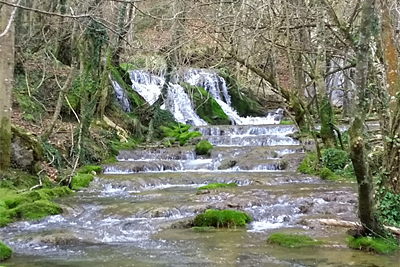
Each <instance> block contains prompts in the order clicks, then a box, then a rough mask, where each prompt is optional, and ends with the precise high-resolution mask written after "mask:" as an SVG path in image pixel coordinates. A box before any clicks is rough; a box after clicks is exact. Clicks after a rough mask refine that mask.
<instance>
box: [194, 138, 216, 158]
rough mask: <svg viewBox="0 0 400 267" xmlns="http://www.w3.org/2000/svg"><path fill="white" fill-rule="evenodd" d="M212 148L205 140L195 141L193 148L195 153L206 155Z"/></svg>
mask: <svg viewBox="0 0 400 267" xmlns="http://www.w3.org/2000/svg"><path fill="white" fill-rule="evenodd" d="M212 148H213V146H212V145H211V144H210V142H208V141H206V140H201V141H200V142H198V143H197V145H196V146H195V148H194V150H195V151H196V154H197V155H207V154H209V153H210V151H211V149H212Z"/></svg>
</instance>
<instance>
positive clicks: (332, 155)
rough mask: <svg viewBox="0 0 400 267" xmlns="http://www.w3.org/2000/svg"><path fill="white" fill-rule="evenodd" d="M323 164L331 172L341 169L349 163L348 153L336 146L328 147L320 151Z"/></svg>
mask: <svg viewBox="0 0 400 267" xmlns="http://www.w3.org/2000/svg"><path fill="white" fill-rule="evenodd" d="M322 162H323V163H324V166H325V167H327V168H328V169H330V170H331V171H333V172H336V171H340V170H343V169H344V167H345V166H346V165H347V164H349V163H350V158H349V154H348V153H347V152H346V151H343V150H341V149H336V148H328V149H325V150H323V151H322Z"/></svg>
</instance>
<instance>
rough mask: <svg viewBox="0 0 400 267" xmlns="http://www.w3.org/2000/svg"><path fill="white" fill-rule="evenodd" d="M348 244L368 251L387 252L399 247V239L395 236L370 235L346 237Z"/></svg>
mask: <svg viewBox="0 0 400 267" xmlns="http://www.w3.org/2000/svg"><path fill="white" fill-rule="evenodd" d="M346 242H347V245H348V246H349V247H350V248H352V249H358V250H363V251H367V252H376V253H380V254H386V253H389V252H393V251H396V250H398V249H399V246H398V244H397V241H396V240H395V239H393V238H385V239H383V238H372V237H369V236H363V237H357V238H355V237H353V236H348V237H347V238H346Z"/></svg>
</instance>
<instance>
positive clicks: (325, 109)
mask: <svg viewBox="0 0 400 267" xmlns="http://www.w3.org/2000/svg"><path fill="white" fill-rule="evenodd" d="M317 8H318V11H319V12H318V14H317V35H318V37H317V40H318V52H317V59H316V62H315V71H314V76H315V80H314V81H315V86H316V89H317V90H316V94H317V99H318V105H319V106H318V109H319V117H320V120H321V138H322V142H323V143H324V147H325V148H331V147H335V133H334V132H333V128H332V127H331V123H332V116H333V112H332V106H331V103H330V102H329V99H328V95H327V90H326V83H325V79H324V77H325V73H326V48H325V17H326V16H325V14H326V10H325V5H320V6H318V7H317Z"/></svg>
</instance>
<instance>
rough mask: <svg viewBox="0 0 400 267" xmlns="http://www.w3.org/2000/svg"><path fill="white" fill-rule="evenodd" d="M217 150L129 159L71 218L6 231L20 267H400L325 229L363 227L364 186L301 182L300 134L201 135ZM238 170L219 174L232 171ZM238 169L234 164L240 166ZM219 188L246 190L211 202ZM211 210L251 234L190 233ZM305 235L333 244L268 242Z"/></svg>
mask: <svg viewBox="0 0 400 267" xmlns="http://www.w3.org/2000/svg"><path fill="white" fill-rule="evenodd" d="M193 129H194V130H198V131H200V132H201V133H202V134H203V137H202V138H203V139H207V140H209V141H210V142H211V143H212V144H213V145H214V149H213V150H212V153H211V155H210V156H209V157H198V156H196V154H195V153H194V148H193V147H190V146H189V147H178V148H164V149H161V148H154V149H145V150H135V151H120V153H119V155H118V160H119V162H117V163H114V164H109V165H106V166H104V173H103V174H102V175H99V176H98V177H96V178H95V180H94V181H93V182H92V183H91V184H90V186H89V188H87V189H85V190H82V191H80V192H76V193H75V194H74V195H73V196H70V197H66V198H62V199H58V200H57V202H58V203H60V204H61V205H62V207H63V209H64V213H63V214H62V215H56V216H51V217H48V218H45V219H43V220H40V221H33V222H18V223H14V224H11V225H9V226H7V227H4V228H1V229H0V236H1V239H2V240H3V241H4V242H5V243H6V244H8V245H9V246H11V247H12V248H13V250H14V252H15V254H14V256H13V257H12V258H11V259H9V260H7V261H6V262H4V263H1V265H4V266H7V267H11V266H82V267H91V266H96V267H100V266H104V267H111V266H112V267H115V266H221V267H222V266H318V267H322V266H337V267H339V266H388V267H389V266H399V263H400V260H399V258H400V257H399V254H398V253H397V254H392V255H389V256H387V255H385V256H381V255H372V254H368V253H365V252H360V251H353V250H350V249H348V248H346V247H345V245H344V239H345V232H346V229H345V228H337V227H329V226H323V225H321V224H320V223H319V222H318V221H317V219H320V218H333V219H342V220H348V221H356V200H357V197H356V194H355V190H356V185H355V184H354V183H343V182H342V183H338V182H326V181H321V180H320V179H319V178H318V177H312V176H307V175H301V174H298V173H295V172H294V170H295V168H296V167H297V165H298V163H299V161H300V160H301V158H302V153H303V147H302V146H301V145H300V144H299V142H298V141H297V140H294V139H292V138H291V137H289V136H288V135H289V134H291V133H293V132H294V130H295V129H294V127H293V126H290V125H274V124H271V125H235V126H198V127H194V128H193ZM226 161H229V162H230V165H231V166H230V167H229V168H228V169H225V170H218V167H219V166H222V165H223V164H224V162H226ZM232 162H233V163H232ZM211 182H226V183H228V182H236V183H237V184H238V185H239V186H238V187H235V188H227V189H222V190H217V191H211V192H208V193H206V194H199V195H197V194H196V188H197V187H199V186H201V185H205V184H208V183H211ZM208 208H215V209H238V210H242V211H246V212H247V213H248V214H250V216H251V217H252V218H253V222H252V223H250V224H249V225H247V227H245V228H235V229H212V230H207V231H204V232H197V231H194V230H191V229H187V228H182V227H181V226H182V225H184V224H185V222H186V221H187V220H189V219H190V218H192V217H193V216H195V214H197V213H200V212H203V211H204V210H206V209H208ZM277 231H279V232H286V233H304V234H307V235H309V236H312V237H316V238H321V239H322V240H324V241H325V242H326V243H325V245H323V246H322V247H319V248H300V249H294V248H293V249H288V248H282V247H279V246H276V245H271V244H268V243H267V242H266V239H267V237H268V235H269V234H271V233H273V232H277Z"/></svg>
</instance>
